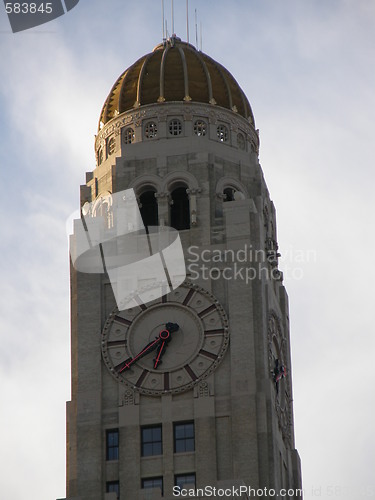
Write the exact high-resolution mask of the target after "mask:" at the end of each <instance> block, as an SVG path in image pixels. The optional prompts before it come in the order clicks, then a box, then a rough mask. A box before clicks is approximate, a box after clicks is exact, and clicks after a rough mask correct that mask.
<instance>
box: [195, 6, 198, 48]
mask: <svg viewBox="0 0 375 500" xmlns="http://www.w3.org/2000/svg"><path fill="white" fill-rule="evenodd" d="M195 46H196V48H197V49H199V47H198V16H197V9H195Z"/></svg>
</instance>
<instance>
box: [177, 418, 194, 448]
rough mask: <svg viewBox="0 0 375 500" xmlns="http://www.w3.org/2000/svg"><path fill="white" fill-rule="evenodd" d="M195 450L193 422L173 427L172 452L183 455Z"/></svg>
mask: <svg viewBox="0 0 375 500" xmlns="http://www.w3.org/2000/svg"><path fill="white" fill-rule="evenodd" d="M194 450H195V443H194V422H185V423H183V424H175V425H174V451H175V453H184V452H189V451H194Z"/></svg>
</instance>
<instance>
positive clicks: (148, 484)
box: [142, 477, 163, 495]
mask: <svg viewBox="0 0 375 500" xmlns="http://www.w3.org/2000/svg"><path fill="white" fill-rule="evenodd" d="M142 488H143V489H149V488H160V490H161V494H162V495H163V478H162V477H152V478H147V479H142Z"/></svg>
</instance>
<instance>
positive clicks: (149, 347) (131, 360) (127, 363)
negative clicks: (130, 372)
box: [119, 337, 160, 373]
mask: <svg viewBox="0 0 375 500" xmlns="http://www.w3.org/2000/svg"><path fill="white" fill-rule="evenodd" d="M159 342H160V337H157V338H156V339H155V340H153V341H152V342H150V343H149V344H147V345H146V346H145V347H144V349H143V350H142V351H141V352H140V353H139V354H137V355H136V356H135V357H134V358H129V360H126V361H125V364H124V366H123V367H122V368H121V370H119V373H121V372H123V371H125V370H127V369H128V368H130V366H131V365H132V364H133V363H134V362H135V361H137V359H139V358H142V357H143V356H145V355H146V354H147V353H148V352H150V351H153V350H154V349H155V348H156V345H157V344H158V343H159Z"/></svg>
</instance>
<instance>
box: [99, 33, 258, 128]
mask: <svg viewBox="0 0 375 500" xmlns="http://www.w3.org/2000/svg"><path fill="white" fill-rule="evenodd" d="M176 101H192V102H202V103H205V104H211V105H216V106H221V107H223V108H227V109H230V110H232V111H234V112H236V113H238V114H239V115H241V116H243V117H245V118H246V119H248V120H249V122H250V123H251V124H253V125H254V117H253V113H252V111H251V107H250V104H249V101H248V100H247V98H246V96H245V94H244V93H243V91H242V90H241V88H240V86H239V85H238V83H237V82H236V80H235V79H234V78H233V76H232V75H231V74H230V73H229V71H228V70H226V69H225V68H224V67H223V66H221V65H220V64H219V63H217V62H216V61H214V60H213V59H211V57H209V56H208V55H206V54H204V53H203V52H200V51H198V50H196V48H195V47H194V46H193V45H190V44H188V43H186V42H182V41H181V39H180V38H177V37H176V36H173V37H172V38H169V39H168V40H167V41H166V42H165V43H162V44H160V45H158V46H157V47H155V49H154V50H153V51H152V52H151V53H150V54H146V55H145V56H143V57H141V58H140V59H138V61H137V62H135V63H134V64H133V65H132V66H130V68H128V69H127V70H125V71H124V73H123V74H122V75H121V76H120V77H119V78H118V79H117V81H116V83H115V84H114V86H113V87H112V90H111V92H110V93H109V95H108V97H107V99H106V101H105V103H104V106H103V109H102V112H101V114H100V120H99V127H102V126H103V125H105V124H106V123H107V122H108V121H109V120H111V119H112V118H114V117H115V116H117V115H118V114H121V113H124V112H125V111H129V110H131V109H134V108H138V107H139V106H143V105H146V104H155V103H162V102H176Z"/></svg>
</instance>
